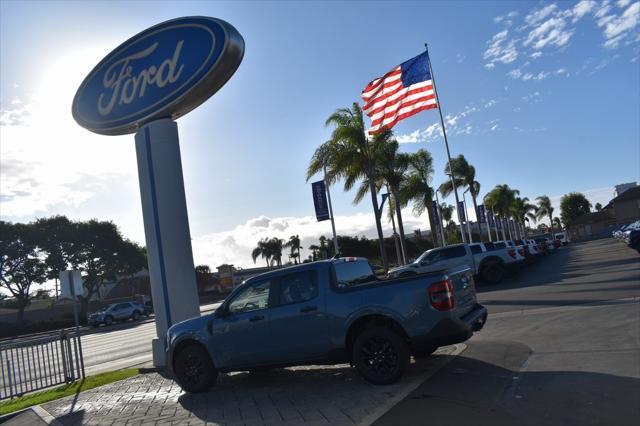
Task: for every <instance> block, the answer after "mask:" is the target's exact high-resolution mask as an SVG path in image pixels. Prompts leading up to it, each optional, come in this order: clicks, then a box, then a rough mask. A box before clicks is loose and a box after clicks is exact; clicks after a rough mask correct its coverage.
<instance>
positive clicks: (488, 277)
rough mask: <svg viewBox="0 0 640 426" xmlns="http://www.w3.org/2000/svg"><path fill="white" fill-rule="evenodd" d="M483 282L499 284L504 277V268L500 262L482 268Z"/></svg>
mask: <svg viewBox="0 0 640 426" xmlns="http://www.w3.org/2000/svg"><path fill="white" fill-rule="evenodd" d="M481 275H482V280H483V281H485V282H487V283H489V284H497V283H499V282H500V281H502V278H503V277H504V268H503V267H502V265H500V264H499V263H498V262H491V263H488V264H487V265H486V266H484V267H483V268H482V274H481Z"/></svg>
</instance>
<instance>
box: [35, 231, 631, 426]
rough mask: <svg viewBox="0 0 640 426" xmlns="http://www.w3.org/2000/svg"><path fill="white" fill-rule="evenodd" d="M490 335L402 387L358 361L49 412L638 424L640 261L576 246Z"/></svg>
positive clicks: (505, 302) (497, 290) (161, 388)
mask: <svg viewBox="0 0 640 426" xmlns="http://www.w3.org/2000/svg"><path fill="white" fill-rule="evenodd" d="M479 299H480V302H481V303H483V304H484V305H485V306H487V308H488V309H489V312H490V316H489V321H488V323H487V325H486V326H485V328H484V329H483V330H482V331H481V332H480V333H478V334H476V335H475V336H474V337H473V338H472V339H471V340H469V341H468V342H466V344H465V345H456V346H450V347H446V348H441V350H440V351H439V353H437V354H436V355H435V356H432V357H431V358H429V359H427V360H425V361H419V362H414V363H413V364H412V366H411V369H410V372H409V373H408V374H407V375H406V376H405V377H404V378H403V380H402V381H401V382H399V383H397V384H395V385H391V386H373V385H370V384H368V383H366V382H364V381H363V380H362V379H361V378H360V377H359V376H358V375H357V374H356V373H355V372H354V371H353V369H351V368H350V367H349V366H347V365H341V366H335V367H310V368H309V367H300V368H291V369H279V370H274V371H272V372H268V373H266V374H263V375H257V376H256V375H252V374H248V373H236V374H232V375H225V376H223V377H222V379H221V380H220V381H219V383H218V385H217V386H216V387H214V388H212V390H211V391H210V392H209V393H208V394H200V395H195V396H192V395H185V394H183V393H182V392H181V390H180V389H179V388H178V387H177V386H176V385H175V384H174V383H173V382H172V381H171V380H170V379H168V378H165V377H162V376H161V375H160V374H157V373H149V374H143V375H139V376H137V377H134V378H131V379H127V380H125V381H122V382H118V383H114V384H112V385H108V386H105V387H102V388H98V389H95V390H92V391H88V392H84V393H82V394H80V395H77V396H75V397H68V398H65V399H62V400H58V401H54V402H51V403H48V404H45V405H44V406H43V408H44V409H45V410H46V411H47V412H49V413H51V414H52V415H53V416H54V417H56V418H58V420H59V421H60V422H61V423H62V424H124V423H127V424H142V423H145V424H170V423H172V422H173V423H176V424H204V423H205V422H206V423H207V424H225V425H258V424H260V425H262V424H371V423H374V424H377V425H423V424H424V425H426V424H429V425H460V424H464V423H468V422H473V424H474V425H478V424H480V425H482V424H491V425H496V424H498V425H501V424H504V425H511V424H524V425H529V424H531V425H533V424H545V425H546V424H551V425H555V424H557V425H569V424H570V425H573V424H581V425H582V424H585V425H592V424H593V425H596V424H602V425H626V424H635V422H636V421H637V419H638V418H640V405H639V404H638V401H640V256H639V255H638V254H637V253H636V252H635V251H632V250H631V249H628V248H627V247H626V246H624V245H622V244H620V243H617V242H615V241H613V240H610V239H607V240H598V241H592V242H587V243H577V244H572V245H571V246H570V247H568V248H563V249H561V250H560V251H559V252H558V253H555V254H552V255H549V256H547V257H546V258H543V259H540V260H539V261H538V262H537V263H535V264H532V265H529V266H527V267H525V268H524V269H523V270H521V271H519V272H518V273H516V274H514V275H512V276H510V277H509V278H508V279H507V280H505V282H503V283H502V284H499V285H495V286H484V287H480V288H479Z"/></svg>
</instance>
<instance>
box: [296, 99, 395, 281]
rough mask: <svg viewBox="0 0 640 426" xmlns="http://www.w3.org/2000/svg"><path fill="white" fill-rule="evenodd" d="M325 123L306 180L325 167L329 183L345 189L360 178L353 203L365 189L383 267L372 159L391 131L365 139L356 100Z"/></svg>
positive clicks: (386, 265) (383, 251)
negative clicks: (326, 135)
mask: <svg viewBox="0 0 640 426" xmlns="http://www.w3.org/2000/svg"><path fill="white" fill-rule="evenodd" d="M326 125H332V126H334V130H333V132H332V134H331V139H330V140H329V141H327V142H325V143H324V144H322V145H321V146H320V147H318V149H316V151H315V153H314V154H313V156H312V157H311V162H310V163H309V167H308V168H307V181H308V180H309V179H310V178H311V177H312V176H313V175H315V174H316V173H318V172H320V171H321V170H324V169H325V168H326V176H325V180H326V181H327V183H328V184H333V183H335V182H336V181H337V180H339V179H342V180H343V181H344V190H345V191H349V190H351V189H352V188H353V187H354V186H355V184H356V182H358V181H362V184H361V186H360V188H359V189H358V192H357V193H356V197H355V199H354V203H357V202H358V201H360V200H361V199H362V198H363V197H364V195H365V194H366V192H369V193H370V195H371V204H372V207H373V212H374V215H375V221H376V229H377V231H378V245H379V248H380V256H381V259H382V263H383V265H384V268H385V270H386V269H388V262H387V254H386V252H385V250H384V237H383V235H382V224H381V221H380V211H379V209H378V197H377V188H376V180H377V175H376V159H377V158H379V151H380V147H381V146H383V144H385V143H387V142H388V141H389V140H390V138H391V132H390V131H388V130H387V131H383V132H381V133H377V134H376V135H374V136H373V137H372V138H368V137H367V134H366V130H365V124H364V119H363V116H362V109H361V108H360V105H358V104H357V103H354V104H353V105H352V107H351V109H349V108H341V109H338V110H336V111H335V112H334V113H333V114H331V115H330V116H329V118H328V119H327V121H326ZM363 186H364V187H366V188H367V191H363Z"/></svg>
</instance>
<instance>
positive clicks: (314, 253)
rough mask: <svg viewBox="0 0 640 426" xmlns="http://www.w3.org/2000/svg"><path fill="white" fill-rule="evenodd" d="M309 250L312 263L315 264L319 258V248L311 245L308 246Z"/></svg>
mask: <svg viewBox="0 0 640 426" xmlns="http://www.w3.org/2000/svg"><path fill="white" fill-rule="evenodd" d="M309 250H311V258H312V259H313V261H314V262H315V261H316V260H318V258H319V257H320V247H319V246H317V245H315V244H311V245H310V246H309Z"/></svg>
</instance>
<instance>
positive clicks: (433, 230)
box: [426, 200, 444, 247]
mask: <svg viewBox="0 0 640 426" xmlns="http://www.w3.org/2000/svg"><path fill="white" fill-rule="evenodd" d="M426 204H427V215H429V228H431V239H432V240H433V246H434V247H439V246H440V244H438V241H439V239H438V224H437V223H436V221H435V216H434V215H435V213H434V211H433V200H427V203H426ZM441 220H442V218H441ZM440 225H442V222H441V223H440ZM442 246H444V241H443V242H442Z"/></svg>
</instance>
